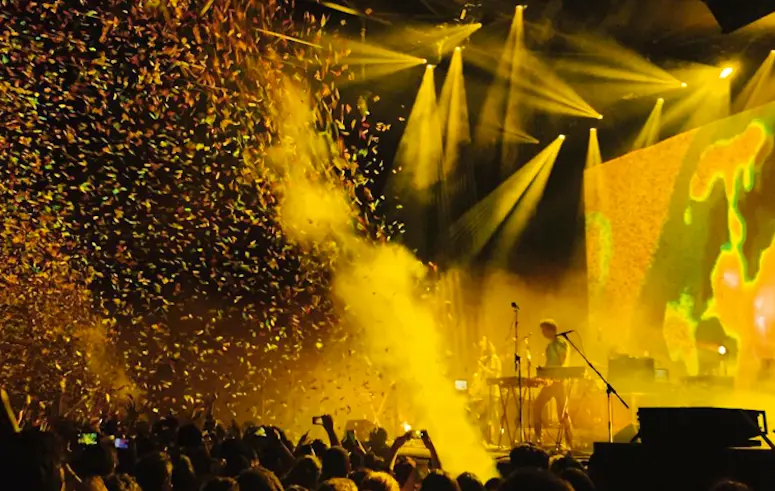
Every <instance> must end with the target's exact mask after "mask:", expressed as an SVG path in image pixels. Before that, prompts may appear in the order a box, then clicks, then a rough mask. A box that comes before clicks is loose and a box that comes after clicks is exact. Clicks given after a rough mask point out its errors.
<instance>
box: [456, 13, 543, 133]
mask: <svg viewBox="0 0 775 491" xmlns="http://www.w3.org/2000/svg"><path fill="white" fill-rule="evenodd" d="M522 10H523V9H516V11H515V13H514V17H513V18H512V21H511V28H510V29H509V35H508V38H507V40H506V44H505V45H504V48H503V51H502V52H501V58H500V61H499V62H498V64H497V66H496V67H495V78H494V80H493V82H492V84H491V85H490V87H489V88H488V89H487V95H486V96H485V100H484V104H483V106H482V109H481V113H480V114H479V118H478V120H479V123H478V125H477V127H476V134H475V138H474V140H475V141H476V144H477V145H478V146H479V147H484V148H492V147H494V146H495V144H496V143H497V142H498V140H499V139H500V138H504V139H506V138H508V139H509V140H512V141H513V140H516V141H519V142H521V143H538V140H536V138H535V137H533V136H531V135H530V134H528V133H527V132H526V131H525V130H524V129H523V128H520V127H515V126H514V125H513V124H512V126H510V127H507V126H506V115H505V108H506V105H507V97H509V96H510V94H511V92H512V86H511V80H512V78H511V73H512V64H513V63H514V58H515V51H516V48H515V47H516V46H519V45H520V42H519V37H520V36H521V33H522V32H523V26H522V12H521V11H522ZM473 55H474V56H469V57H468V58H467V59H468V61H469V62H473V63H476V64H477V65H480V64H481V61H482V60H483V59H485V58H487V57H488V56H489V55H490V53H484V52H482V51H481V50H479V49H475V48H474V51H473ZM488 68H489V67H488ZM513 122H514V120H513V119H512V123H513Z"/></svg>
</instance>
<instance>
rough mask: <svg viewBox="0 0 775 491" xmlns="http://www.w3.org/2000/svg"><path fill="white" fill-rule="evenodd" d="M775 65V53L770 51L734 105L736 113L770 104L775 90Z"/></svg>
mask: <svg viewBox="0 0 775 491" xmlns="http://www.w3.org/2000/svg"><path fill="white" fill-rule="evenodd" d="M773 64H775V51H770V54H768V55H767V58H765V59H764V62H763V63H762V64H761V65H760V66H759V68H758V69H757V70H756V73H754V74H753V76H752V77H751V78H750V79H749V80H748V82H747V83H746V84H745V87H743V90H742V91H740V94H739V95H738V96H737V99H736V100H735V102H734V103H733V104H732V107H733V108H734V112H741V111H745V110H748V109H752V108H754V107H757V106H760V105H762V104H764V103H766V102H770V100H771V96H772V89H773V80H772V67H773Z"/></svg>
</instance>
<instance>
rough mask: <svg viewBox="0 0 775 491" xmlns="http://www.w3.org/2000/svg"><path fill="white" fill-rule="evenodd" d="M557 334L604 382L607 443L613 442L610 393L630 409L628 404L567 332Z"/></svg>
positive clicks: (612, 411)
mask: <svg viewBox="0 0 775 491" xmlns="http://www.w3.org/2000/svg"><path fill="white" fill-rule="evenodd" d="M558 336H561V337H563V338H564V339H565V341H567V342H568V344H570V345H571V346H572V347H573V349H574V350H576V353H578V354H579V355H581V358H582V359H583V360H584V361H585V362H586V364H587V366H589V368H591V369H592V371H593V372H595V373H596V374H597V376H598V377H600V380H602V381H603V383H604V384H605V395H606V397H607V398H608V443H613V441H614V408H613V403H612V401H611V394H613V395H615V396H616V398H617V399H619V402H621V403H622V405H623V406H624V407H626V408H627V409H630V406H628V405H627V403H626V402H624V399H622V396H620V395H619V393H618V392H616V389H614V388H613V386H612V385H611V384H609V383H608V380H606V379H605V377H603V374H601V373H600V372H599V371H598V370H597V368H595V365H593V364H592V362H591V361H589V360H588V359H587V357H586V356H584V353H582V352H581V350H580V349H578V347H577V346H576V345H575V344H573V341H571V340H570V339H568V333H567V332H563V333H560V334H558Z"/></svg>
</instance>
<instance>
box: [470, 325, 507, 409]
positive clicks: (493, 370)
mask: <svg viewBox="0 0 775 491" xmlns="http://www.w3.org/2000/svg"><path fill="white" fill-rule="evenodd" d="M479 353H480V354H479V361H478V362H477V369H476V374H475V375H474V380H475V381H474V384H473V385H474V386H473V387H472V389H471V390H470V391H469V394H471V396H472V397H474V398H482V399H484V398H486V397H487V393H488V385H487V379H488V378H500V376H501V373H502V372H503V364H502V363H501V360H500V358H498V354H497V350H496V349H495V345H494V344H492V342H491V341H490V340H489V339H487V336H483V337H482V340H481V341H479Z"/></svg>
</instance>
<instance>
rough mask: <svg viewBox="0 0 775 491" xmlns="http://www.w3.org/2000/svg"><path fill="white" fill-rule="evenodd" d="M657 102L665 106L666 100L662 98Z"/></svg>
mask: <svg viewBox="0 0 775 491" xmlns="http://www.w3.org/2000/svg"><path fill="white" fill-rule="evenodd" d="M657 102H659V103H660V104H663V103H664V102H665V99H663V98H662V97H660V98H659V99H657Z"/></svg>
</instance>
